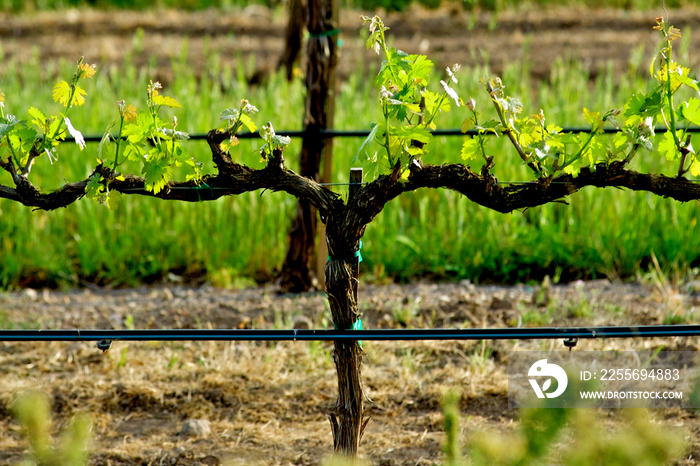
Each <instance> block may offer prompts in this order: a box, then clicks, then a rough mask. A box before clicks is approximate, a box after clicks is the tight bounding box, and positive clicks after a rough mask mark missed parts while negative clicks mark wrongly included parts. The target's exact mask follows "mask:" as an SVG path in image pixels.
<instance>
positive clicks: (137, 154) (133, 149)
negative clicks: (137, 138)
mask: <svg viewBox="0 0 700 466" xmlns="http://www.w3.org/2000/svg"><path fill="white" fill-rule="evenodd" d="M124 156H125V157H126V158H127V160H130V161H132V162H140V161H141V160H143V151H142V149H141V148H140V147H139V146H137V145H135V144H132V143H129V144H128V145H127V146H126V148H125V149H124Z"/></svg>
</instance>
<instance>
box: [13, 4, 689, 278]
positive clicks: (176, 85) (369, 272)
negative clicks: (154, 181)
mask: <svg viewBox="0 0 700 466" xmlns="http://www.w3.org/2000/svg"><path fill="white" fill-rule="evenodd" d="M46 3H49V2H46ZM7 4H8V2H7V1H6V2H5V5H7ZM686 33H687V31H686ZM346 40H352V39H351V38H347V39H346ZM686 44H687V41H686ZM683 48H684V50H681V57H682V56H683V55H684V54H685V56H687V53H688V50H687V45H686V46H684V47H682V49H683ZM186 53H187V52H186V50H183V51H182V53H181V56H180V57H176V58H174V59H173V63H172V66H173V67H174V68H175V73H174V76H175V77H176V78H175V79H174V81H173V82H172V83H169V85H168V87H167V88H166V89H164V91H163V93H164V94H167V95H171V96H174V97H176V98H177V99H178V100H179V101H180V102H181V103H182V105H183V107H184V109H183V110H179V111H176V112H171V113H170V114H171V115H172V114H175V115H177V116H178V119H179V120H180V126H179V129H183V130H186V131H189V132H190V133H204V132H206V131H208V130H209V129H211V128H213V127H215V126H216V125H217V124H218V121H217V118H218V115H219V113H220V111H221V110H222V109H223V108H225V107H228V106H236V105H237V104H238V102H239V101H240V99H241V98H247V99H249V100H250V101H251V102H252V103H254V104H255V105H257V106H258V107H259V108H260V113H259V114H258V115H256V118H255V119H256V121H257V122H258V125H261V124H262V123H264V122H267V121H272V122H273V123H274V125H275V128H277V129H278V130H279V129H289V130H294V129H301V116H302V113H303V110H302V109H303V98H304V97H303V94H304V92H303V85H302V83H301V82H300V81H299V80H297V81H295V82H292V83H287V82H286V81H285V80H284V79H283V77H282V76H281V75H273V76H272V77H271V78H270V80H269V81H267V82H266V83H265V84H264V85H262V86H260V87H253V88H251V87H249V86H248V85H247V84H246V81H245V76H246V74H247V72H248V71H250V70H248V69H246V67H245V66H244V65H240V66H238V67H237V68H228V67H223V66H221V65H220V64H219V61H218V60H217V56H216V55H212V56H211V57H209V63H208V65H207V67H206V71H204V72H203V74H201V75H200V76H198V75H197V73H195V71H194V70H192V69H191V68H190V67H188V66H187V57H186ZM640 56H641V54H640ZM367 59H368V60H372V59H375V56H374V55H370V54H369V53H368V56H367ZM6 65H7V67H6V69H7V71H6V72H5V73H4V74H3V75H2V76H0V89H1V90H2V91H3V92H4V93H5V94H6V103H5V111H6V113H13V114H17V115H18V116H19V117H20V118H26V117H27V114H26V110H27V108H28V107H29V106H30V105H34V106H36V107H38V108H41V109H42V110H43V111H44V112H45V113H47V114H48V113H58V112H59V111H60V109H59V108H58V106H57V104H55V103H53V102H52V100H51V88H52V86H53V85H54V83H55V82H56V77H57V76H59V75H60V76H62V77H63V78H65V79H69V78H70V76H71V75H72V73H73V64H72V63H65V62H62V63H58V64H41V63H39V62H38V59H34V60H30V61H29V62H28V63H27V64H24V65H23V66H21V67H20V66H19V65H17V64H13V63H9V64H6ZM248 65H249V66H250V65H251V64H248ZM646 65H647V64H646V63H645V64H641V63H631V64H630V71H629V73H627V74H625V75H623V76H614V75H613V74H612V72H611V71H605V70H604V71H603V72H602V73H599V74H598V75H597V77H596V78H595V80H593V81H591V80H589V77H588V76H587V74H586V72H585V71H584V70H583V67H582V65H581V64H580V63H575V62H574V63H565V62H558V63H556V64H555V65H554V68H553V71H552V74H551V77H550V79H549V80H547V81H546V82H531V80H530V79H529V73H528V68H527V63H514V64H512V65H510V66H509V67H508V68H507V69H506V70H505V72H504V73H503V76H502V77H503V80H504V82H505V84H506V86H507V89H508V91H509V93H510V94H511V95H514V96H517V97H519V98H520V99H521V100H522V101H523V103H524V104H525V111H526V112H530V113H537V112H538V111H539V109H540V108H543V109H545V112H546V115H547V121H548V122H556V123H557V124H559V125H561V126H582V125H584V124H585V120H584V119H583V115H582V108H583V107H584V106H585V107H588V108H589V109H594V110H600V111H603V112H604V111H606V110H607V109H610V108H621V107H622V106H623V105H624V103H625V101H626V98H627V97H628V96H630V95H631V94H632V93H633V92H635V91H638V90H644V89H646V88H647V87H648V86H649V85H650V84H649V83H648V82H647V81H646V80H645V78H644V75H645V72H644V69H645V68H646ZM358 68H361V67H358ZM251 69H252V68H251ZM152 73H153V71H152V70H151V69H149V68H148V67H146V68H142V69H139V68H137V67H135V66H134V65H132V64H130V63H129V62H127V63H126V64H124V66H121V65H120V66H119V67H117V66H116V65H115V66H108V67H107V68H103V69H100V70H99V71H98V73H97V75H96V76H95V78H93V79H92V80H90V81H87V82H85V83H84V84H85V87H86V89H87V91H88V100H87V104H86V105H85V107H82V108H77V109H74V110H72V113H71V120H72V121H73V124H74V126H75V127H76V128H78V129H79V130H81V131H82V132H83V134H86V135H88V134H90V135H92V134H100V133H101V132H103V131H104V129H105V128H106V127H107V125H108V124H109V123H110V122H111V121H113V120H114V119H116V118H117V111H116V104H115V102H116V101H117V100H120V99H126V100H127V103H133V104H135V105H136V106H137V107H139V108H140V109H142V108H143V107H144V106H145V104H144V99H145V93H146V86H147V84H148V81H149V79H150V78H151V77H152ZM487 73H488V70H487V69H486V68H471V69H465V70H463V71H462V72H461V79H460V84H459V85H458V86H457V90H458V92H459V93H460V95H461V96H462V97H463V98H465V100H466V99H467V98H468V97H470V96H474V97H475V98H476V99H477V102H478V104H477V105H478V106H479V107H480V109H481V110H482V111H483V112H484V114H487V115H488V114H489V111H490V108H489V105H490V104H489V100H488V96H487V95H486V93H485V91H484V90H483V88H482V85H481V84H479V80H480V79H481V78H483V77H484V76H485V75H486V74H487ZM438 80H439V79H434V81H436V83H437V81H438ZM376 104H377V91H376V90H375V89H374V88H373V87H372V86H371V82H368V81H367V80H366V77H365V75H364V74H362V73H357V74H355V75H352V76H350V78H349V79H348V80H347V81H346V82H344V83H342V84H341V85H340V92H339V95H338V100H337V104H336V112H337V113H336V117H335V121H336V125H335V126H336V128H337V129H368V128H369V124H370V122H372V121H376V120H377V118H378V115H379V111H378V108H377V105H376ZM465 116H466V114H465V113H464V112H459V111H454V110H453V111H452V112H451V113H449V114H447V115H445V116H444V117H443V118H441V119H440V120H439V121H438V125H439V127H441V128H455V127H459V126H460V125H461V122H462V120H463V119H464V118H465ZM360 143H361V140H359V139H338V140H336V141H335V143H334V160H333V170H334V174H333V181H334V182H344V181H347V177H348V171H349V169H350V167H351V166H352V159H353V156H354V155H355V152H356V151H357V149H358V147H359V145H360ZM461 144H462V139H461V138H460V137H451V138H446V137H445V138H436V139H435V141H434V143H433V144H432V147H431V148H430V153H429V154H428V155H427V156H426V157H425V158H424V160H425V162H427V163H435V164H439V163H445V162H459V161H460V159H459V150H460V147H461ZM258 145H259V142H257V141H250V140H243V142H242V143H241V144H240V146H239V147H237V148H236V150H235V152H234V156H233V157H234V159H236V160H238V161H241V162H244V163H247V164H250V165H252V166H256V167H259V166H261V165H260V162H259V156H258V155H257V151H256V148H257V147H258ZM695 146H700V142H697V143H696V144H695ZM299 147H300V140H298V139H297V140H294V141H293V142H292V145H291V147H290V148H289V149H288V150H287V152H286V154H285V157H286V160H287V164H288V166H290V167H291V168H295V167H296V166H297V162H298V160H297V157H298V155H297V154H298V152H299ZM186 148H187V150H188V151H189V153H191V155H192V156H193V157H195V158H197V159H198V160H202V161H205V162H207V161H209V160H210V154H209V153H208V151H207V146H206V143H205V142H203V141H200V142H197V141H190V142H188V143H187V144H186ZM489 148H490V152H491V153H492V154H494V155H496V168H495V170H494V171H495V174H496V175H497V177H498V179H499V180H502V181H520V180H529V179H530V177H529V174H528V173H527V171H526V170H525V168H524V167H523V166H522V164H521V163H519V159H518V157H517V155H516V154H515V152H514V151H513V150H512V149H511V148H510V147H509V146H508V145H507V144H506V141H505V138H500V139H498V140H493V141H492V142H491V143H490V145H489ZM95 150H96V145H89V146H88V148H87V149H86V150H85V151H83V152H80V151H79V150H77V148H76V147H75V145H72V144H64V145H62V146H61V148H60V149H59V152H60V159H59V160H58V162H57V163H56V164H54V165H53V166H52V165H50V164H49V163H48V161H47V160H45V159H43V158H42V159H40V160H39V161H38V162H37V163H36V164H35V168H34V169H33V171H32V173H31V180H32V181H33V182H34V183H35V184H36V185H37V186H40V187H41V188H42V189H45V190H46V189H55V188H57V187H58V186H60V185H61V184H62V183H64V182H67V181H75V180H79V179H84V178H85V177H86V176H87V175H88V174H89V173H90V172H91V170H92V169H93V167H94V165H95V164H96V152H95ZM356 165H357V164H356ZM633 166H634V168H636V169H639V170H644V171H652V172H659V171H660V172H664V173H666V174H672V173H674V167H673V166H670V165H666V164H664V162H663V157H662V156H660V155H658V154H656V153H642V154H640V155H638V156H637V159H636V160H635V161H634V165H633ZM207 167H208V169H207V172H210V173H211V172H212V171H213V167H212V166H211V163H210V162H209V163H208V165H207ZM472 168H475V169H478V167H472ZM129 170H130V171H132V172H136V173H138V171H139V167H138V166H132V167H128V168H126V169H125V170H124V171H129ZM184 175H185V173H184V172H183V173H180V174H178V177H180V178H184ZM369 176H370V175H369V174H366V175H365V179H366V180H367V178H368V177H369ZM0 183H2V184H6V185H11V180H10V179H9V177H8V176H7V174H5V173H2V174H0ZM334 189H336V190H337V191H338V192H340V193H342V194H345V193H346V190H345V189H343V188H342V187H338V188H334ZM567 201H568V203H569V205H563V204H550V205H546V206H542V207H538V208H535V209H529V210H527V211H525V212H514V213H512V214H507V215H503V214H499V213H496V212H492V211H489V210H488V209H485V208H482V207H479V206H477V205H474V204H473V203H471V202H470V201H469V200H467V199H466V198H464V197H461V196H459V195H457V194H455V193H452V192H448V191H443V190H421V191H418V192H415V193H411V194H408V195H405V196H402V197H401V198H399V199H397V200H395V201H392V202H391V203H390V204H388V205H387V206H386V208H385V209H384V211H383V212H382V213H381V214H380V215H379V216H378V217H377V218H376V220H375V221H374V222H373V223H372V224H371V225H370V226H369V227H368V229H367V232H366V234H365V237H364V241H363V243H364V249H363V251H362V255H363V258H364V262H363V264H362V268H363V274H364V277H365V278H374V279H384V278H391V279H395V280H410V279H415V278H417V277H424V276H430V277H435V278H449V279H462V278H468V279H471V280H473V281H475V282H485V281H496V282H509V283H512V282H522V281H530V280H541V279H542V277H543V276H544V275H546V274H548V275H550V276H553V277H555V278H558V277H561V278H562V279H564V280H569V279H576V278H596V277H622V278H628V277H634V276H635V275H636V274H638V273H639V272H640V271H642V272H643V271H645V270H646V269H647V267H648V265H649V263H650V261H651V257H652V255H655V256H656V257H657V258H658V259H659V262H660V263H661V264H662V266H663V267H664V268H665V269H666V270H672V269H676V270H680V271H682V272H687V271H688V270H689V269H690V268H691V267H695V266H698V265H700V261H698V251H700V235H699V234H698V233H699V230H698V226H697V216H698V210H697V204H696V203H689V204H681V203H678V202H675V201H671V200H667V199H662V198H659V197H656V196H654V195H651V194H647V193H633V192H627V191H621V190H617V189H606V190H601V189H596V188H587V189H585V190H583V191H582V192H579V193H577V194H575V195H574V196H572V197H570V198H569V199H567ZM295 202H296V201H295V199H293V198H292V197H290V196H288V195H286V194H284V193H271V192H264V193H260V192H256V193H248V194H244V195H241V196H237V197H229V198H226V199H221V200H218V201H215V202H205V203H198V204H188V203H178V202H172V201H171V202H166V201H160V200H157V199H149V198H145V197H141V196H124V197H123V199H122V202H121V204H120V207H119V208H118V209H117V210H114V211H111V210H108V209H107V208H105V207H103V206H100V205H98V204H97V203H95V202H92V201H88V200H82V201H80V202H77V203H75V204H74V205H71V206H69V207H68V208H65V209H60V210H58V211H55V212H48V213H47V212H40V211H33V210H31V209H29V208H27V207H24V206H21V205H19V204H17V203H14V202H11V201H7V200H0V257H1V258H2V260H1V261H0V287H2V288H8V287H17V286H25V285H32V284H48V285H51V286H60V285H75V284H79V283H81V282H83V281H89V282H96V283H100V284H109V285H115V286H118V285H133V284H137V283H142V282H150V281H153V280H160V279H163V278H165V277H167V276H168V274H170V273H172V274H174V275H178V276H179V275H184V276H187V277H192V276H205V277H207V278H209V279H211V280H213V281H214V282H218V283H222V284H230V283H247V282H249V281H250V279H251V278H257V279H269V278H270V277H272V276H274V274H275V273H276V271H277V270H278V269H279V267H280V265H281V262H282V260H283V257H284V254H285V250H286V246H287V244H286V242H287V230H288V228H289V224H290V219H291V216H292V213H293V212H294V207H295ZM170 276H171V277H172V276H173V275H170Z"/></svg>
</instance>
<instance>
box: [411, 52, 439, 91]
mask: <svg viewBox="0 0 700 466" xmlns="http://www.w3.org/2000/svg"><path fill="white" fill-rule="evenodd" d="M406 61H407V62H409V63H410V65H411V69H410V71H409V73H408V80H409V81H412V82H413V83H414V84H416V85H419V86H420V85H425V84H427V83H428V81H429V80H430V74H431V73H432V72H433V62H432V61H430V60H428V57H426V56H425V55H410V56H408V57H406Z"/></svg>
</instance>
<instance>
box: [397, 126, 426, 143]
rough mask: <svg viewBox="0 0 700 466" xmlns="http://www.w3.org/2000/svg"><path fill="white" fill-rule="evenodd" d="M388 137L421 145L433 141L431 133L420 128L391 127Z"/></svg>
mask: <svg viewBox="0 0 700 466" xmlns="http://www.w3.org/2000/svg"><path fill="white" fill-rule="evenodd" d="M389 135H390V136H392V137H397V138H400V139H404V140H409V141H418V142H422V143H423V144H428V143H429V142H430V141H431V140H432V139H433V135H432V133H431V132H430V131H429V130H427V129H425V128H423V127H422V126H400V127H398V128H394V127H393V126H392V129H391V131H390V133H389Z"/></svg>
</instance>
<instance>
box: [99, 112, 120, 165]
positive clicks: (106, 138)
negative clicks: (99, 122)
mask: <svg viewBox="0 0 700 466" xmlns="http://www.w3.org/2000/svg"><path fill="white" fill-rule="evenodd" d="M115 123H116V122H115V121H113V122H111V123H110V124H109V125H107V128H105V132H104V134H103V135H102V139H100V143H99V144H98V145H97V160H98V161H99V163H102V161H103V160H104V159H103V158H102V153H103V152H104V151H105V147H106V146H108V145H109V142H110V140H111V137H110V133H109V132H110V130H111V129H112V127H113V126H114V125H115Z"/></svg>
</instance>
